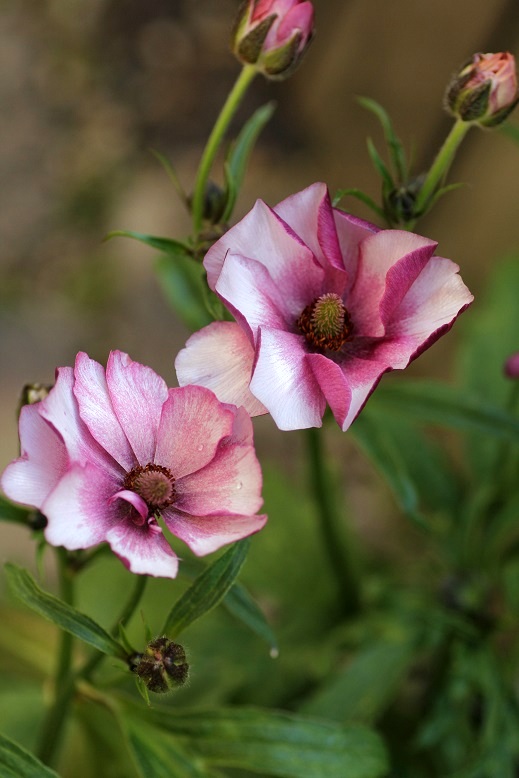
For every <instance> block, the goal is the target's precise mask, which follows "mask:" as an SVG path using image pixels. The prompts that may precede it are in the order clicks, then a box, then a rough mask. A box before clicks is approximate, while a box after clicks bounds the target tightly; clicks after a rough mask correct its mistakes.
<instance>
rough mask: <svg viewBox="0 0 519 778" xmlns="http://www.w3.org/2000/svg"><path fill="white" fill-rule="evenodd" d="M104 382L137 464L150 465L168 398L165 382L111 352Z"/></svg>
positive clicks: (121, 354)
mask: <svg viewBox="0 0 519 778" xmlns="http://www.w3.org/2000/svg"><path fill="white" fill-rule="evenodd" d="M106 381H107V384H108V392H109V394H110V399H111V401H112V406H113V408H114V411H115V413H116V415H117V418H118V419H119V422H120V424H121V427H122V429H123V431H124V434H125V435H126V437H127V438H128V441H129V443H130V445H131V447H132V449H133V451H134V453H135V456H136V458H137V461H138V462H139V463H140V464H141V465H142V464H147V463H148V462H153V460H154V457H155V448H156V445H157V432H158V428H159V423H160V415H161V412H162V406H163V404H164V403H165V401H166V398H167V396H168V387H167V385H166V382H165V381H164V380H163V379H162V378H161V377H160V376H159V375H157V373H155V371H154V370H152V369H151V368H150V367H145V366H144V365H141V364H140V363H139V362H134V361H133V360H132V359H130V357H129V356H128V355H127V354H124V353H123V352H121V351H112V352H111V353H110V356H109V358H108V364H107V366H106Z"/></svg>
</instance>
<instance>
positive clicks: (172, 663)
mask: <svg viewBox="0 0 519 778" xmlns="http://www.w3.org/2000/svg"><path fill="white" fill-rule="evenodd" d="M130 669H131V670H132V672H134V673H136V674H137V675H138V676H139V678H140V679H141V680H142V681H143V682H144V684H145V685H146V687H147V688H148V689H149V690H150V691H151V692H156V693H158V694H164V693H165V692H169V691H171V690H172V689H175V688H177V687H178V686H183V685H184V684H185V682H186V681H187V678H188V675H189V665H188V663H187V661H186V652H185V651H184V648H183V647H182V646H181V645H180V644H179V643H173V641H172V640H169V638H167V637H165V636H164V635H163V636H162V637H159V638H155V639H154V640H152V641H151V642H150V643H148V645H147V646H146V649H145V650H144V653H143V654H136V655H134V656H133V657H132V660H131V665H130Z"/></svg>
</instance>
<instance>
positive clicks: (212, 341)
mask: <svg viewBox="0 0 519 778" xmlns="http://www.w3.org/2000/svg"><path fill="white" fill-rule="evenodd" d="M253 363H254V349H253V347H252V345H251V343H250V341H249V339H248V337H247V335H246V334H245V333H244V331H243V330H242V329H241V327H239V326H238V325H237V324H236V323H235V322H230V321H215V322H213V323H212V324H209V325H208V326H207V327H204V328H203V329H201V330H199V331H198V332H195V334H194V335H191V337H190V338H189V339H188V341H187V343H186V346H185V348H183V349H182V350H181V351H180V352H179V353H178V355H177V358H176V360H175V370H176V372H177V379H178V382H179V384H180V386H186V385H187V384H195V385H198V386H206V387H207V388H208V389H211V390H212V391H213V392H214V393H215V395H216V396H217V397H218V399H219V400H220V401H221V402H224V403H231V404H233V405H236V406H238V407H239V406H240V405H243V407H244V408H245V409H246V410H247V412H248V413H250V415H251V416H258V415H260V414H262V413H267V409H266V408H265V406H264V405H262V403H260V401H259V400H257V399H256V398H255V397H254V395H253V394H252V393H251V391H250V390H249V383H250V379H251V375H252V366H253Z"/></svg>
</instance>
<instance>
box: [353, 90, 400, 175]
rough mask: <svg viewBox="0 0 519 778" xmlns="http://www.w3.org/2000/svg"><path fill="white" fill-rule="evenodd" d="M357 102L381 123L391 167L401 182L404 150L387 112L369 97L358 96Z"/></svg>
mask: <svg viewBox="0 0 519 778" xmlns="http://www.w3.org/2000/svg"><path fill="white" fill-rule="evenodd" d="M357 102H358V103H359V104H360V105H361V106H362V107H363V108H366V109H367V110H368V111H371V112H372V113H374V114H375V116H376V117H377V118H378V120H379V122H380V124H381V125H382V129H383V130H384V136H385V138H386V143H387V146H388V150H389V154H390V157H391V160H392V162H393V167H394V169H395V172H396V174H397V177H398V179H399V181H400V182H401V183H403V182H404V181H405V180H406V179H407V163H406V158H405V152H404V148H403V146H402V143H401V141H400V139H399V138H397V136H396V134H395V131H394V129H393V124H392V122H391V119H390V118H389V114H388V113H387V111H386V110H385V109H384V108H382V106H381V105H380V104H379V103H377V102H376V101H375V100H372V99H371V98H369V97H358V98H357Z"/></svg>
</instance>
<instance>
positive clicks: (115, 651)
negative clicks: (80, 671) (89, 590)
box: [5, 563, 127, 659]
mask: <svg viewBox="0 0 519 778" xmlns="http://www.w3.org/2000/svg"><path fill="white" fill-rule="evenodd" d="M5 572H6V576H7V580H8V583H9V586H10V588H11V591H12V592H13V594H15V595H16V597H18V599H20V600H21V601H22V602H23V603H25V605H27V606H28V607H29V608H31V609H32V610H33V611H36V613H39V614H40V616H43V617H44V618H46V619H49V621H52V622H53V623H54V624H56V625H57V626H58V627H59V628H60V629H62V630H64V631H65V632H69V633H70V634H71V635H74V637H77V638H79V639H80V640H82V641H83V642H84V643H88V645H90V646H93V647H94V648H97V650H98V651H101V652H102V653H103V654H107V655H108V656H116V657H119V658H120V659H125V658H126V656H127V652H126V650H125V649H124V647H123V646H122V645H121V644H120V643H119V642H118V641H116V640H115V639H114V638H113V637H111V636H110V635H109V634H108V632H106V631H105V630H104V629H103V627H101V626H100V625H99V624H97V623H96V622H95V621H94V620H93V619H91V618H90V617H89V616H85V614H83V613H81V612H80V611H78V610H76V609H75V608H73V607H72V606H71V605H67V603H65V602H62V600H60V599H58V598H57V597H54V595H52V594H49V593H48V592H44V591H43V589H40V587H39V586H38V584H37V583H36V581H35V580H34V578H33V577H32V576H31V575H30V573H28V572H27V570H24V569H23V568H22V567H18V566H17V565H13V564H10V563H8V564H6V565H5Z"/></svg>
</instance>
